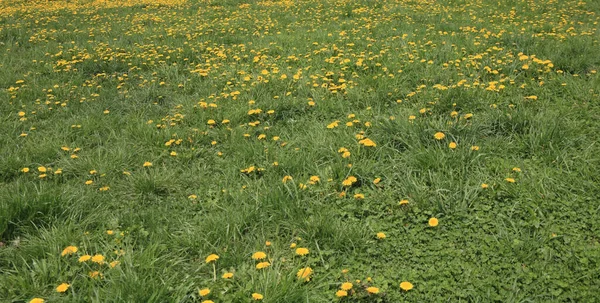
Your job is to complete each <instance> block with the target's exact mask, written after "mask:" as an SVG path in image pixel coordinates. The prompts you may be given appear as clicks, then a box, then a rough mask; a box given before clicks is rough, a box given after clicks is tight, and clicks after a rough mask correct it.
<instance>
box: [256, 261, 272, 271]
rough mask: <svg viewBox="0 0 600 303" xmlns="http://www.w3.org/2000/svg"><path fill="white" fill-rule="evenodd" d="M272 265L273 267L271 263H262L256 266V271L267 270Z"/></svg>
mask: <svg viewBox="0 0 600 303" xmlns="http://www.w3.org/2000/svg"><path fill="white" fill-rule="evenodd" d="M270 265H271V263H269V262H260V263H258V264H256V269H263V268H267V267H269V266H270Z"/></svg>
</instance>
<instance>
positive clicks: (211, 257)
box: [205, 254, 219, 263]
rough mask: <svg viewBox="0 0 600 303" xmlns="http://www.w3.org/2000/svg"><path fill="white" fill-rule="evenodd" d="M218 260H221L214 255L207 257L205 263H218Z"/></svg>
mask: <svg viewBox="0 0 600 303" xmlns="http://www.w3.org/2000/svg"><path fill="white" fill-rule="evenodd" d="M218 259H219V256H218V255H215V254H212V255H209V256H208V257H206V260H205V261H206V263H210V262H214V261H217V260H218Z"/></svg>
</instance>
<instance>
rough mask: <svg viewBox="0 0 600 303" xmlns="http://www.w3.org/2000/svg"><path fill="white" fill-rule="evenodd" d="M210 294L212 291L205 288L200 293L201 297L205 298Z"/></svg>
mask: <svg viewBox="0 0 600 303" xmlns="http://www.w3.org/2000/svg"><path fill="white" fill-rule="evenodd" d="M209 293H210V289H208V288H203V289H201V290H199V291H198V294H200V296H202V297H205V296H207V295H208V294H209Z"/></svg>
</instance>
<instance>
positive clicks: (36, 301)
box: [29, 298, 46, 303]
mask: <svg viewBox="0 0 600 303" xmlns="http://www.w3.org/2000/svg"><path fill="white" fill-rule="evenodd" d="M44 302H46V301H44V299H42V298H33V299H31V300H30V301H29V303H44Z"/></svg>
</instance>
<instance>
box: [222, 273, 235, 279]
mask: <svg viewBox="0 0 600 303" xmlns="http://www.w3.org/2000/svg"><path fill="white" fill-rule="evenodd" d="M222 277H223V279H231V278H233V273H232V272H226V273H224V274H223V276H222Z"/></svg>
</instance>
